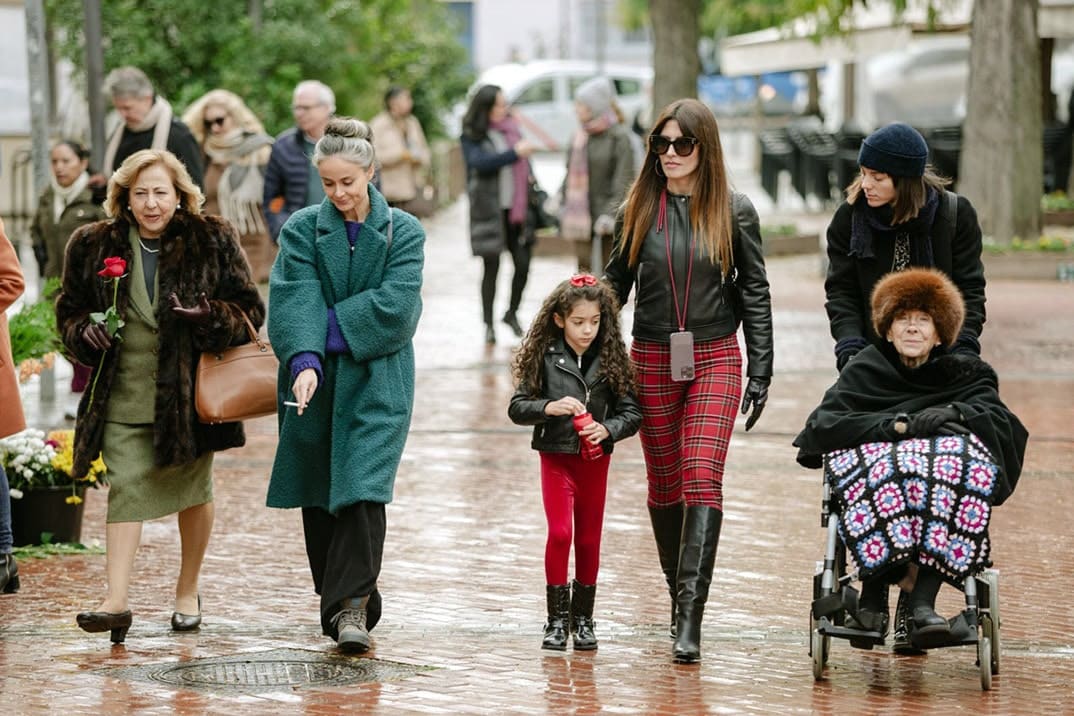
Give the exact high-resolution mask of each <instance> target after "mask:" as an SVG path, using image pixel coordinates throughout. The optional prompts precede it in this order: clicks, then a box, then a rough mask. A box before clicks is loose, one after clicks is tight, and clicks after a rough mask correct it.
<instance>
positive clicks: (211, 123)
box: [204, 117, 227, 129]
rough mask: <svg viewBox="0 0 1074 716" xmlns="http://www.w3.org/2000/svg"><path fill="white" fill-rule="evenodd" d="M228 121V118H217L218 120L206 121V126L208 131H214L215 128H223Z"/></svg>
mask: <svg viewBox="0 0 1074 716" xmlns="http://www.w3.org/2000/svg"><path fill="white" fill-rule="evenodd" d="M226 121H227V117H217V118H216V119H206V120H205V121H204V124H205V128H206V129H212V128H213V127H214V126H219V127H223V126H224V122H226Z"/></svg>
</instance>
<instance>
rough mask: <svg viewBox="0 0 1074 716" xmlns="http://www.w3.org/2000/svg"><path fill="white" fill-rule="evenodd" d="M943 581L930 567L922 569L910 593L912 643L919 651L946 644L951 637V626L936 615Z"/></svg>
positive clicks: (919, 570)
mask: <svg viewBox="0 0 1074 716" xmlns="http://www.w3.org/2000/svg"><path fill="white" fill-rule="evenodd" d="M941 584H943V579H942V578H941V577H940V575H939V573H938V572H936V571H935V570H932V569H929V568H928V567H920V568H919V569H918V571H917V581H916V582H915V583H914V590H913V591H912V592H910V599H909V603H908V604H907V606H908V607H909V610H910V619H909V627H910V629H909V632H910V633H909V636H910V643H911V644H913V645H914V646H915V647H917V648H918V649H931V648H934V647H937V646H941V645H943V644H944V643H946V642H947V641H948V640H949V639H950V637H951V626H950V624H948V623H947V620H946V619H944V618H943V617H941V616H940V615H939V614H937V613H936V595H937V594H939V593H940V585H941Z"/></svg>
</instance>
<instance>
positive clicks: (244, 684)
mask: <svg viewBox="0 0 1074 716" xmlns="http://www.w3.org/2000/svg"><path fill="white" fill-rule="evenodd" d="M427 229H428V235H429V238H428V243H427V252H426V255H427V259H426V274H425V275H426V281H425V291H424V293H425V312H424V316H423V318H422V321H421V325H420V327H419V331H418V336H417V339H416V348H417V361H418V373H417V375H418V386H417V405H416V410H415V418H414V424H413V429H412V432H411V435H410V438H409V441H408V444H407V449H406V453H405V455H404V458H403V462H402V466H401V468H400V471H399V477H398V480H397V484H396V499H395V502H394V503H393V504H392V505H390V506H389V508H388V537H387V543H386V545H385V560H384V569H383V574H382V578H381V581H380V589H381V591H382V593H383V594H384V600H385V601H384V615H383V619H382V621H381V623H380V625H378V627H377V628H376V629H375V630H374V632H373V637H374V651H373V652H371V653H370V654H369V655H367V656H366V657H361V658H344V659H340V658H337V657H336V652H335V650H334V648H333V645H332V644H331V643H330V642H329V641H328V640H327V639H326V638H324V637H323V636H321V634H320V628H319V623H318V616H317V598H316V596H315V595H314V594H313V591H312V586H311V581H310V577H309V572H308V569H307V566H306V561H305V555H304V551H303V545H302V530H301V523H300V518H299V514H298V513H297V511H279V510H269V509H267V508H266V507H264V496H265V490H266V486H267V480H268V473H269V469H270V466H271V461H272V456H273V452H274V450H275V447H276V434H275V433H276V430H275V422H274V419H272V418H265V419H261V420H258V421H253V422H251V423H249V424H248V426H247V428H248V436H249V440H248V445H247V446H246V447H245V448H243V449H241V450H233V451H230V452H227V453H222V454H220V455H218V457H217V461H216V471H215V475H216V480H215V485H216V487H215V489H216V505H217V521H216V529H215V532H214V535H213V540H212V543H211V545H210V548H209V554H208V557H207V560H206V564H205V569H204V573H203V577H202V592H201V594H202V598H203V603H204V614H205V622H204V625H203V627H202V628H201V630H200V632H197V633H189V634H175V633H172V632H171V631H170V630H169V626H168V620H169V617H170V615H171V610H172V590H173V585H174V577H175V575H176V574H177V571H178V557H179V548H178V532H177V529H176V525H175V520H174V518H170V519H163V520H158V521H154V522H151V523H147V524H146V525H145V530H144V537H143V546H142V548H141V550H140V552H139V554H138V560H137V565H136V571H137V576H136V580H135V582H134V584H133V586H132V590H131V608H132V610H133V612H134V625H133V627H132V628H131V630H130V633H129V634H128V636H127V641H126V644H125V645H122V646H111V645H110V644H109V642H108V639H107V635H105V634H98V635H93V634H86V633H83V632H82V631H80V630H79V629H78V628H77V626H76V625H75V622H74V615H75V613H76V612H77V611H80V610H83V609H87V608H92V607H93V606H95V605H96V604H97V602H98V601H99V600H100V598H101V596H102V594H103V589H104V561H105V560H104V556H103V555H79V556H65V557H51V558H48V559H41V560H26V561H24V562H22V563H21V564H20V571H21V575H22V591H21V592H19V593H18V594H17V595H13V596H0V713H11V714H16V713H18V714H38V713H41V714H47V713H64V714H96V713H103V714H113V713H114V714H126V713H139V714H142V713H144V714H201V713H207V712H217V713H227V714H264V713H296V714H337V713H376V714H399V713H407V714H411V713H413V714H421V713H424V714H435V713H471V714H503V713H513V714H544V713H550V714H559V713H571V714H583V713H584V714H596V713H609V714H611V713H629V714H635V713H645V714H703V713H714V714H715V713H779V714H784V713H821V714H835V713H885V714H888V713H891V714H894V713H922V712H925V711H926V710H930V711H931V710H936V709H943V710H944V711H951V712H972V713H991V714H1014V713H1026V714H1030V713H1032V714H1037V713H1055V714H1058V713H1071V712H1074V687H1072V686H1071V684H1072V683H1074V612H1072V610H1070V609H1067V608H1066V597H1067V596H1069V595H1070V594H1071V593H1074V556H1072V554H1071V551H1070V547H1069V545H1070V538H1071V532H1072V528H1071V520H1070V514H1071V512H1072V508H1074V499H1072V497H1071V492H1072V490H1071V487H1072V486H1074V468H1072V462H1074V429H1072V427H1071V426H1072V425H1074V401H1072V398H1074V360H1072V356H1074V286H1072V285H1071V284H1063V283H1057V282H1010V281H1007V282H1004V281H993V282H990V283H989V286H988V296H989V302H988V311H989V321H988V323H987V325H986V327H985V335H984V341H983V343H984V350H985V357H986V358H987V359H989V360H990V361H991V362H993V364H994V365H995V367H996V368H997V370H998V372H999V374H1000V376H1001V384H1002V385H1001V390H1002V393H1003V395H1004V396H1005V398H1006V399H1007V401H1008V402H1009V403H1010V404H1011V406H1012V407H1013V408H1014V409H1015V410H1016V412H1018V413H1019V415H1020V416H1021V417H1022V418H1023V421H1024V422H1025V423H1026V425H1027V426H1028V428H1029V430H1030V433H1031V435H1032V438H1031V442H1030V446H1029V451H1028V454H1027V461H1026V469H1025V473H1024V475H1023V478H1022V481H1021V484H1020V486H1019V488H1018V491H1017V492H1016V493H1015V494H1014V496H1013V497H1012V498H1011V499H1010V500H1009V502H1008V503H1007V504H1005V505H1004V506H1003V507H1002V508H1001V509H999V510H997V511H996V513H995V516H994V519H993V522H992V536H993V541H994V545H995V546H994V554H993V557H994V559H995V562H996V565H997V567H998V568H999V569H1000V572H1001V578H1000V594H1001V599H1002V617H1003V629H1002V638H1003V644H1002V666H1001V672H1000V674H999V675H997V676H996V677H995V680H994V683H993V690H992V691H990V692H987V693H983V692H982V691H981V689H980V683H979V676H978V670H977V667H976V666H975V664H974V661H975V654H974V652H973V650H972V649H971V648H965V647H963V648H955V649H946V650H942V651H939V652H933V653H932V654H930V655H929V656H927V657H919V658H907V657H895V656H893V655H892V654H891V653H890V652H889V651H887V650H885V649H877V650H874V651H871V652H866V651H859V650H855V649H852V648H850V647H849V644H848V643H847V642H841V641H834V642H833V644H832V653H831V658H830V662H829V668H828V670H827V672H826V675H825V678H824V680H822V681H820V682H814V680H813V677H812V674H811V670H810V668H811V665H810V659H809V656H808V653H807V641H808V630H807V625H808V608H809V600H810V598H811V575H812V573H813V568H814V563H815V562H816V560H817V559H819V558H820V557H821V553H822V549H823V533H822V530H821V529H820V528H819V526H818V525H819V519H818V516H819V506H820V480H819V473H817V472H815V471H807V470H804V469H801V468H799V467H798V466H797V465H796V464H795V462H794V451H793V449H792V448H791V446H790V441H791V439H792V437H793V435H794V434H795V433H796V432H797V430H798V429H799V427H800V425H801V423H802V421H803V419H804V417H805V415H806V414H807V413H808V412H809V410H810V409H811V408H812V407H813V405H814V404H815V402H816V401H817V400H818V398H819V397H820V394H821V393H822V391H823V390H824V388H825V387H826V386H827V385H828V384H829V383H830V382H831V381H832V380H833V378H834V375H835V371H834V361H833V358H832V355H831V339H830V337H829V336H828V332H827V324H826V320H825V316H824V312H823V308H822V304H823V287H822V283H821V278H820V275H819V259H818V257H817V256H800V257H790V258H777V259H772V260H770V262H769V271H770V279H771V283H772V287H773V299H774V306H775V325H776V339H777V345H776V354H777V359H776V372H777V375H776V378H775V380H774V382H773V385H772V389H771V398H770V401H769V405H768V407H767V409H766V411H765V414H764V416H763V418H762V419H761V421H760V422H759V424H758V426H757V427H756V428H755V429H754V430H753V431H751V432H750V433H749V434H746V433H745V432H743V430H742V423H741V421H740V422H739V425H738V428H737V431H736V433H735V436H734V439H733V440H732V444H731V452H730V457H729V462H728V472H727V478H726V486H725V496H726V497H725V499H726V505H725V507H726V519H725V526H724V531H723V535H722V538H721V544H720V549H719V555H718V558H717V570H716V574H715V577H714V580H713V588H712V594H711V597H710V601H709V604H708V608H707V611H706V618H705V627H704V631H703V643H702V654H703V661H702V663H701V664H700V665H698V666H676V665H673V664H672V663H671V661H670V646H671V645H670V641H669V640H668V638H667V635H666V634H667V625H666V619H667V616H668V609H667V606H668V602H667V596H666V589H665V587H664V585H663V579H662V575H661V574H660V571H659V567H658V562H657V557H656V550H655V547H654V544H653V541H652V537H651V535H650V529H649V525H648V517H647V513H646V509H645V478H644V465H643V461H642V456H641V451H640V447H639V445H638V442H637V440H636V439H632V440H630V441H628V442H626V443H624V444H623V445H622V446H621V447H620V448H619V449H617V450H616V453H615V456H614V458H613V460H612V472H611V481H610V485H609V494H608V505H607V513H606V519H605V528H604V546H603V551H602V557H603V561H602V564H601V576H600V582H599V586H598V590H597V602H596V614H595V616H596V620H597V633H598V636H599V637H600V640H601V641H600V648H599V650H598V651H596V652H589V653H581V652H579V653H573V652H571V651H568V652H566V653H553V652H547V651H542V650H541V649H540V648H539V645H540V638H541V626H542V623H543V618H544V578H543V569H542V558H543V543H544V519H543V513H542V510H541V498H540V489H539V479H538V460H537V456H536V454H535V453H534V452H533V451H531V450H530V449H529V431H528V430H526V429H523V428H518V427H515V426H513V425H511V424H510V423H509V421H508V420H507V417H506V405H507V401H508V398H509V396H510V394H511V390H512V385H511V380H510V377H509V374H508V369H507V364H508V361H509V360H510V356H511V350H512V348H513V347H514V346H515V345H516V341H515V339H514V338H513V337H512V336H511V334H510V332H509V330H508V328H507V327H506V326H504V325H502V324H501V325H499V326H497V331H498V336H499V339H500V340H499V342H498V343H497V344H496V345H495V346H494V347H486V346H485V345H484V343H483V333H484V332H483V326H482V324H481V321H480V308H479V299H478V282H479V273H480V266H479V262H478V261H477V260H476V259H473V258H471V257H470V256H469V247H468V241H467V233H466V230H465V207H464V205H462V204H458V205H455V206H453V207H451V208H449V209H447V210H445V211H444V212H442V213H441V214H440V215H438V216H437V217H435V218H434V219H432V220H430V221H429V222H428V223H427ZM505 266H509V261H507V260H505ZM572 269H573V266H572V264H571V260H570V259H568V258H566V257H564V256H545V257H539V258H538V259H535V261H534V265H533V271H532V275H531V280H530V286H529V288H528V289H527V296H526V301H525V303H524V306H523V309H522V311H521V316H522V318H523V321H525V320H526V319H528V318H529V317H531V316H532V315H533V314H534V313H535V311H536V309H537V306H538V304H539V302H540V300H541V298H542V297H543V295H544V294H545V293H546V292H547V290H548V289H550V288H551V286H552V285H553V284H554V283H555V282H557V281H558V280H560V279H562V278H563V277H565V276H567V275H569V274H570V273H571V272H572ZM504 274H505V275H503V276H501V291H500V295H501V296H504V297H505V296H506V294H507V285H508V281H509V278H510V276H509V274H510V272H509V271H504ZM503 308H504V306H503V305H502V303H501V304H499V305H497V315H499V314H501V313H502V311H503ZM626 322H627V324H628V325H629V317H627V319H626ZM62 378H63V376H62V373H61V379H60V384H59V385H60V388H59V391H60V393H61V394H62V393H63V388H62V386H63V380H62ZM30 402H31V405H30V408H31V413H32V414H35V415H38V416H41V415H45V414H47V413H48V410H39V409H38V408H36V407H34V406H35V404H36V398H35V397H31V398H30ZM42 420H44V418H42ZM104 507H105V494H104V493H103V492H92V493H90V494H89V496H88V498H87V501H86V514H85V523H84V527H83V539H84V541H87V542H93V541H100V542H103V539H104ZM940 605H941V611H943V612H945V613H947V614H949V615H950V614H953V613H954V612H955V611H957V610H958V609H959V608H960V606H961V595H959V594H958V593H957V592H955V591H953V590H951V589H949V588H948V589H945V590H944V591H943V593H942V594H941V601H940ZM370 679H371V680H370ZM334 680H335V681H334ZM305 683H309V685H301V684H305Z"/></svg>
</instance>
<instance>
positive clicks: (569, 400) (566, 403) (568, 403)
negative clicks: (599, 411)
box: [544, 395, 585, 415]
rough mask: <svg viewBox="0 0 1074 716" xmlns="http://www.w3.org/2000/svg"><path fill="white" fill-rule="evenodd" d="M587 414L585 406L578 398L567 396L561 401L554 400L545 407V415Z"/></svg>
mask: <svg viewBox="0 0 1074 716" xmlns="http://www.w3.org/2000/svg"><path fill="white" fill-rule="evenodd" d="M584 412H585V405H584V404H583V403H582V401H580V400H578V398H575V397H572V396H570V395H565V396H563V397H562V398H560V399H559V400H553V401H552V402H551V403H549V404H548V405H546V406H544V414H545V415H581V414H582V413H584Z"/></svg>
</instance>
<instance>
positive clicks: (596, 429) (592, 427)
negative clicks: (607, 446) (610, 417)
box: [578, 421, 611, 445]
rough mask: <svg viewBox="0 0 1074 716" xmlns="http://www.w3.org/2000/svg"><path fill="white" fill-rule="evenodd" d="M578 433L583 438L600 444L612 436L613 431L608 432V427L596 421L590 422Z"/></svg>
mask: <svg viewBox="0 0 1074 716" xmlns="http://www.w3.org/2000/svg"><path fill="white" fill-rule="evenodd" d="M578 435H579V436H580V437H581V438H582V439H583V440H588V441H589V442H591V443H593V444H594V445H599V444H600V443H602V442H604V441H605V440H607V439H608V438H609V437H611V433H610V432H608V428H606V427H604V426H603V425H601V424H600V423H598V422H596V421H594V422H592V423H590V424H589V425H586V426H585V427H584V428H582V429H581V430H579V431H578Z"/></svg>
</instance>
